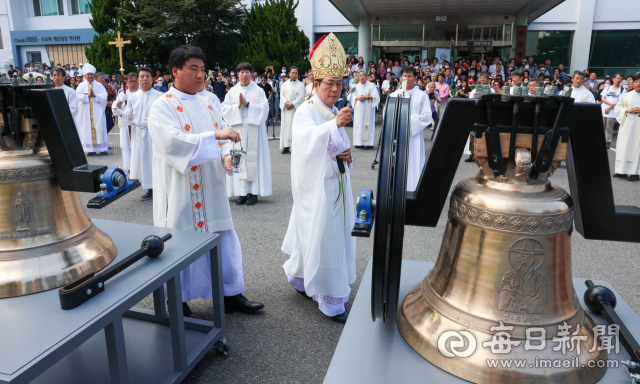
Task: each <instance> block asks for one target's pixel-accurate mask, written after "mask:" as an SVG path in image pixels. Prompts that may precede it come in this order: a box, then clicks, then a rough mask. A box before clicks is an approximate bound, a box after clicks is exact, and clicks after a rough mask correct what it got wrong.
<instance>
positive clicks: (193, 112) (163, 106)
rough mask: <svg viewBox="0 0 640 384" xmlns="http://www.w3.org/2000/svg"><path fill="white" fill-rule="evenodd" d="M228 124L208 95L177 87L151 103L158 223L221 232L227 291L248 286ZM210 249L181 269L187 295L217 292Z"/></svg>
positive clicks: (186, 298)
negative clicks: (235, 215)
mask: <svg viewBox="0 0 640 384" xmlns="http://www.w3.org/2000/svg"><path fill="white" fill-rule="evenodd" d="M225 127H226V124H225V123H224V121H223V120H222V117H221V116H220V113H219V111H218V110H217V109H216V108H214V106H213V105H212V104H211V102H209V101H208V100H206V99H204V98H202V97H200V96H198V95H188V94H185V93H182V92H180V91H178V90H177V89H175V88H174V87H171V88H170V89H169V91H168V92H167V93H165V94H163V95H162V96H161V97H160V98H158V99H157V100H156V101H155V102H154V103H153V105H152V106H151V112H150V113H149V134H150V135H151V138H152V141H153V173H154V177H153V183H154V184H153V189H154V193H153V225H155V226H158V227H165V228H177V229H181V230H190V231H196V232H208V233H212V232H215V233H218V234H220V235H221V242H222V244H221V254H222V279H223V285H224V295H225V296H234V295H238V294H240V293H242V292H244V280H243V277H242V251H241V249H240V242H239V240H238V236H237V235H236V232H235V231H234V230H233V221H232V219H231V209H230V208H229V200H228V199H227V194H226V191H225V169H224V166H223V164H222V159H223V158H224V156H225V155H228V154H229V151H230V150H231V148H232V144H231V143H230V142H226V141H222V142H219V141H218V140H216V138H215V131H216V130H219V129H223V128H225ZM210 266H211V264H210V260H209V254H208V253H207V254H205V255H204V256H203V257H201V258H199V259H198V260H196V261H195V262H194V263H193V264H191V265H190V266H189V267H188V268H186V269H185V270H184V271H182V272H181V273H180V277H181V279H182V301H185V302H186V301H190V300H193V299H194V298H196V297H202V298H204V299H209V298H211V273H210V271H211V268H210Z"/></svg>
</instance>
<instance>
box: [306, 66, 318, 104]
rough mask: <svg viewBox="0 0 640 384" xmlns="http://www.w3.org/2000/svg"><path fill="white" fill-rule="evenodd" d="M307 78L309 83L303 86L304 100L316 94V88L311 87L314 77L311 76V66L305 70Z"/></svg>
mask: <svg viewBox="0 0 640 384" xmlns="http://www.w3.org/2000/svg"><path fill="white" fill-rule="evenodd" d="M307 79H308V80H309V84H307V85H306V86H305V87H304V93H305V95H306V96H305V100H309V99H310V98H312V97H313V96H315V95H316V89H315V88H314V87H313V83H314V82H315V80H316V78H315V77H314V76H313V69H311V68H309V70H308V71H307Z"/></svg>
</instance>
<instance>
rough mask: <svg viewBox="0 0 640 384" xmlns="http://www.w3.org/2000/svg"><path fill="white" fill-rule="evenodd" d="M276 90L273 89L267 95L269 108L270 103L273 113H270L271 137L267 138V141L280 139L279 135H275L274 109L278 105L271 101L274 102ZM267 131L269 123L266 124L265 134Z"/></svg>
mask: <svg viewBox="0 0 640 384" xmlns="http://www.w3.org/2000/svg"><path fill="white" fill-rule="evenodd" d="M275 92H277V91H273V92H271V95H270V96H269V108H271V105H273V113H271V137H269V138H268V141H273V140H280V137H276V118H275V115H276V113H275V111H276V108H279V107H280V106H279V105H275V104H272V103H275V101H276V98H275V97H274V94H275ZM268 133H269V125H267V134H268Z"/></svg>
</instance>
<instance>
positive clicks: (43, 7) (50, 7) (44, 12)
mask: <svg viewBox="0 0 640 384" xmlns="http://www.w3.org/2000/svg"><path fill="white" fill-rule="evenodd" d="M62 1H63V0H33V14H34V15H35V16H58V15H64V7H63V6H62Z"/></svg>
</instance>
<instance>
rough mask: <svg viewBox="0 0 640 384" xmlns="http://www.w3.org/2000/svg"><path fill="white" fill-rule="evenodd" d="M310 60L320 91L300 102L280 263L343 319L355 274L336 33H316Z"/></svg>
mask: <svg viewBox="0 0 640 384" xmlns="http://www.w3.org/2000/svg"><path fill="white" fill-rule="evenodd" d="M310 61H311V62H312V68H316V69H314V71H315V78H316V86H315V88H316V92H317V94H316V96H313V97H312V98H311V99H309V100H307V101H306V102H305V103H303V104H302V106H300V108H299V109H298V111H297V112H296V115H295V117H294V121H293V127H294V130H293V143H294V145H295V148H296V149H295V151H293V152H292V155H291V188H292V194H293V208H292V210H291V218H290V220H289V228H288V229H287V234H286V236H285V239H284V243H283V244H282V251H283V252H285V253H287V254H289V255H290V257H289V259H288V260H287V261H286V262H285V263H284V265H283V268H284V272H285V274H286V276H287V279H288V281H289V283H290V284H291V285H292V286H293V288H295V289H296V290H297V291H298V293H300V294H301V295H303V296H304V297H310V298H312V299H313V300H315V301H316V302H317V303H318V307H319V309H320V311H322V313H324V314H325V315H326V316H329V317H330V318H331V319H332V320H334V321H337V322H340V323H345V322H346V321H347V317H348V315H349V312H348V311H347V309H346V308H345V304H346V303H347V302H348V301H349V295H350V293H351V284H352V283H353V282H354V281H355V279H356V241H355V238H354V237H352V236H351V226H352V222H353V221H354V218H355V216H354V206H353V194H352V192H351V168H352V166H351V149H350V146H351V144H350V142H349V136H348V135H347V132H346V131H345V128H344V127H345V125H346V124H347V123H348V122H349V121H350V120H351V112H352V110H351V108H350V107H345V108H343V109H341V110H340V111H339V112H338V110H337V109H336V108H335V107H334V103H335V102H336V101H338V99H339V98H340V92H341V90H342V86H343V83H342V77H343V74H344V70H345V65H346V60H345V55H344V50H343V49H342V45H341V44H340V42H339V41H338V39H337V38H336V37H335V35H333V34H330V35H329V36H328V37H327V36H324V37H323V38H321V39H320V40H318V42H317V43H316V45H315V46H314V48H313V50H312V51H311V56H310ZM317 68H320V69H317Z"/></svg>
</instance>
